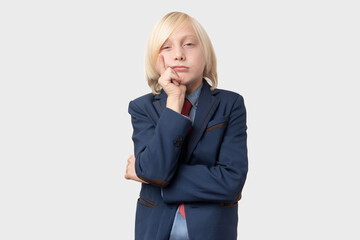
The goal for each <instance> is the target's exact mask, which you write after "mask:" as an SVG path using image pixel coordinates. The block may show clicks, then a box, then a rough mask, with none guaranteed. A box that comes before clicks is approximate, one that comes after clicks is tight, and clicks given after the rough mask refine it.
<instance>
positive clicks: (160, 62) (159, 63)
mask: <svg viewBox="0 0 360 240" xmlns="http://www.w3.org/2000/svg"><path fill="white" fill-rule="evenodd" d="M156 70H157V71H158V73H159V74H160V75H162V74H163V73H164V72H165V71H166V67H165V61H164V56H163V55H161V54H159V55H158V58H157V60H156Z"/></svg>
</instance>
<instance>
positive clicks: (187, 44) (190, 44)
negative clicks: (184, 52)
mask: <svg viewBox="0 0 360 240" xmlns="http://www.w3.org/2000/svg"><path fill="white" fill-rule="evenodd" d="M185 46H194V44H193V43H186V44H185Z"/></svg>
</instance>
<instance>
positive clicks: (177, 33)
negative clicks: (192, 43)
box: [167, 23, 198, 40]
mask: <svg viewBox="0 0 360 240" xmlns="http://www.w3.org/2000/svg"><path fill="white" fill-rule="evenodd" d="M183 38H195V39H198V37H197V34H196V32H195V30H194V28H193V26H192V25H191V24H190V23H185V24H183V25H181V26H180V27H178V28H177V29H175V30H174V31H173V32H172V33H171V34H170V36H169V38H168V39H167V40H181V39H183Z"/></svg>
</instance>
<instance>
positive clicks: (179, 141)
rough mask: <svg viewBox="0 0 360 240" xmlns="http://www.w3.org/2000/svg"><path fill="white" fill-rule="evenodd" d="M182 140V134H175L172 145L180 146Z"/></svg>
mask: <svg viewBox="0 0 360 240" xmlns="http://www.w3.org/2000/svg"><path fill="white" fill-rule="evenodd" d="M182 140H183V137H182V136H177V138H176V141H174V146H175V147H180V146H181V142H182Z"/></svg>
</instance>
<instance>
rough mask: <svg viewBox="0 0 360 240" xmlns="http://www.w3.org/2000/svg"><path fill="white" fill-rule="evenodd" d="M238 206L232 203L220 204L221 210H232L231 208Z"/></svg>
mask: <svg viewBox="0 0 360 240" xmlns="http://www.w3.org/2000/svg"><path fill="white" fill-rule="evenodd" d="M237 205H238V202H233V203H221V204H220V206H221V208H232V207H236V206H237Z"/></svg>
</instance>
